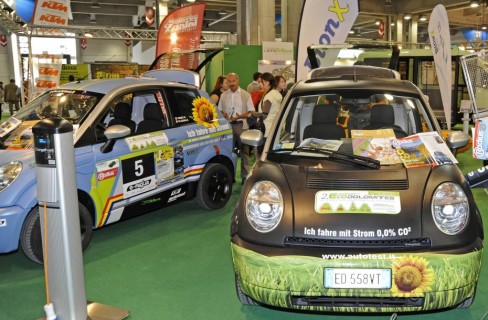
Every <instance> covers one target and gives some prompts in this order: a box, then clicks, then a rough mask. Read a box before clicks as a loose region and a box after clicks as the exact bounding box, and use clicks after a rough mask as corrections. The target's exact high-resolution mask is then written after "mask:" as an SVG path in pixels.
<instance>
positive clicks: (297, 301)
mask: <svg viewBox="0 0 488 320" xmlns="http://www.w3.org/2000/svg"><path fill="white" fill-rule="evenodd" d="M291 302H292V304H293V305H295V306H300V307H304V306H307V307H350V308H359V307H376V308H389V307H391V308H402V307H405V308H406V307H422V306H423V305H424V298H379V297H378V298H369V297H366V298H363V297H361V298H359V297H303V296H292V297H291Z"/></svg>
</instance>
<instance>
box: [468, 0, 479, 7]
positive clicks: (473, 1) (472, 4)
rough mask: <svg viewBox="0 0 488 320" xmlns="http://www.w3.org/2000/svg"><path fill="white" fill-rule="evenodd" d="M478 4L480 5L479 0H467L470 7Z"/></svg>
mask: <svg viewBox="0 0 488 320" xmlns="http://www.w3.org/2000/svg"><path fill="white" fill-rule="evenodd" d="M479 5H480V2H479V1H476V0H471V1H470V2H469V6H470V7H472V8H476V7H479Z"/></svg>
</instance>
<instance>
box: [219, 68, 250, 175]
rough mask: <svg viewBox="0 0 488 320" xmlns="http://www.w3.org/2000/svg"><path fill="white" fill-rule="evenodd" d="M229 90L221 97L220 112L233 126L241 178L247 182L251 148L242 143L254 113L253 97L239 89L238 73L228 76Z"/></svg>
mask: <svg viewBox="0 0 488 320" xmlns="http://www.w3.org/2000/svg"><path fill="white" fill-rule="evenodd" d="M226 78H227V81H228V82H229V90H227V91H224V92H223V93H222V95H221V96H220V101H219V104H218V108H219V110H220V111H221V112H222V114H223V115H224V117H225V118H226V119H227V120H229V121H230V123H231V125H232V133H233V136H234V141H235V142H236V143H237V147H238V148H239V151H240V154H241V178H242V182H244V180H246V178H247V175H248V173H249V146H248V145H245V144H243V143H242V141H241V137H240V135H241V133H242V132H244V131H245V130H247V129H249V126H248V124H247V122H246V121H245V120H246V118H247V117H249V116H250V115H251V111H254V105H253V103H252V99H251V95H250V94H249V93H248V92H247V91H246V90H244V89H242V88H240V87H239V76H238V75H237V74H236V73H229V74H228V75H227V77H226Z"/></svg>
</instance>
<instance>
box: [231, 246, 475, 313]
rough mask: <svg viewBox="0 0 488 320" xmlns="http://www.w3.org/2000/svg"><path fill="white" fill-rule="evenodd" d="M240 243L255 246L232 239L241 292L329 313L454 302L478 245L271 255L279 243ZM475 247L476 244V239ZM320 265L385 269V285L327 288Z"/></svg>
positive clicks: (470, 284) (461, 296)
mask: <svg viewBox="0 0 488 320" xmlns="http://www.w3.org/2000/svg"><path fill="white" fill-rule="evenodd" d="M244 247H248V248H249V247H256V246H255V245H249V246H248V245H246V243H245V242H244V241H242V240H240V239H238V238H237V237H234V238H233V243H232V244H231V251H232V260H233V263H234V270H235V273H236V276H237V280H238V281H239V283H240V285H241V288H242V291H243V292H244V293H245V294H246V295H248V296H250V297H251V298H253V299H254V300H256V301H258V302H260V303H263V304H267V305H272V306H276V307H282V308H290V309H300V310H311V311H331V312H411V311H425V310H435V309H443V308H449V307H452V306H456V305H457V304H459V303H461V302H462V301H464V300H465V299H467V298H469V297H471V296H473V295H474V293H475V290H476V283H477V281H478V277H479V273H480V268H481V259H482V255H483V250H482V249H479V250H470V251H469V250H467V251H465V252H466V253H455V254H454V253H452V252H447V251H446V252H408V253H405V252H403V253H385V254H381V253H374V254H360V255H347V254H346V255H326V254H324V255H323V256H322V258H320V257H317V255H315V256H306V255H299V254H298V255H286V254H285V255H281V254H278V255H275V254H276V253H279V251H280V250H281V249H280V248H276V250H273V248H261V249H263V250H262V251H261V250H250V249H245V248H244ZM475 247H478V248H482V244H481V240H480V243H479V244H477V245H476V246H475ZM257 251H261V252H271V251H275V253H273V254H269V253H268V254H263V253H258V252H257ZM324 251H325V250H324ZM461 251H462V250H461ZM324 268H359V269H364V268H385V269H391V270H392V271H391V274H392V279H391V288H389V289H327V288H324ZM412 271H413V272H412ZM412 275H413V276H414V277H415V278H416V279H414V282H413V283H414V285H412V284H410V286H407V287H408V288H409V289H405V288H406V286H405V285H404V283H403V282H402V281H406V280H405V279H408V277H409V276H412ZM405 277H406V278H405Z"/></svg>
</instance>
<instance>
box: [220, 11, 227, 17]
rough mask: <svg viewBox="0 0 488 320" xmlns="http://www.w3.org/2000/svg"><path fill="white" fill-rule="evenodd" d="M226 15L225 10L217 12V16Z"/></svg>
mask: <svg viewBox="0 0 488 320" xmlns="http://www.w3.org/2000/svg"><path fill="white" fill-rule="evenodd" d="M226 14H227V11H225V10H220V11H219V15H221V16H225V15H226Z"/></svg>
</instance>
